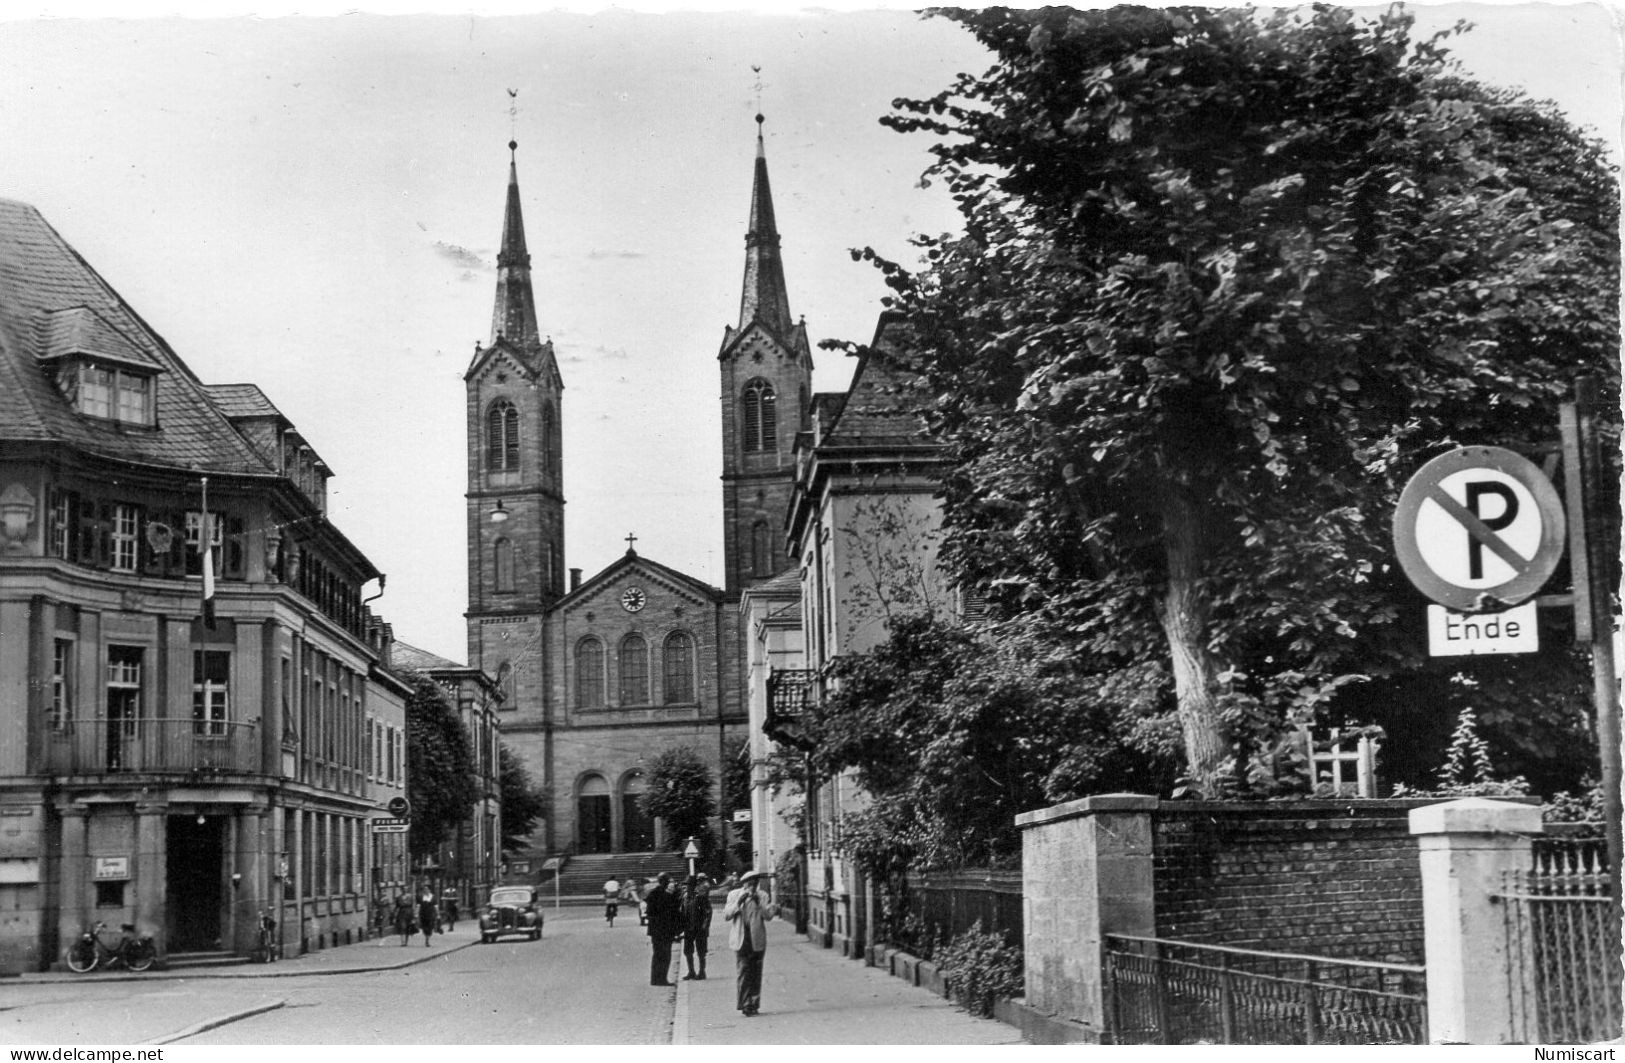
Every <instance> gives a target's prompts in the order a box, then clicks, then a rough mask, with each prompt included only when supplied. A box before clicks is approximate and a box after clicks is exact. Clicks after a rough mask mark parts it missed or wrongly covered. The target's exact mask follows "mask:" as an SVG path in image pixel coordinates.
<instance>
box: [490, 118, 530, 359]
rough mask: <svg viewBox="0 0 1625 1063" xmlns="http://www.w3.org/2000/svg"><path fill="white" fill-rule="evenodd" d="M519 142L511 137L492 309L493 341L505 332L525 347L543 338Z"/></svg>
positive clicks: (514, 342)
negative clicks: (522, 203) (522, 199)
mask: <svg viewBox="0 0 1625 1063" xmlns="http://www.w3.org/2000/svg"><path fill="white" fill-rule="evenodd" d="M518 149H519V144H518V143H517V142H516V141H512V140H510V141H508V207H507V211H506V212H505V213H504V214H503V216H502V248H501V250H499V251H498V252H497V298H496V306H495V308H494V309H493V310H492V312H491V342H492V343H496V341H497V337H498V336H504V337H506V338H507V340H508V342H509V343H512V344H514V345H515V346H517V347H519V348H520V349H521V350H527V349H529V348H532V347H536V346H538V345H539V344H540V342H541V335H540V331H539V330H538V329H537V327H536V297H535V295H533V294H532V293H531V289H530V252H529V251H527V250H525V219H524V217H523V216H522V215H521V214H520V212H519V164H518V156H517V154H516V153H517V151H518Z"/></svg>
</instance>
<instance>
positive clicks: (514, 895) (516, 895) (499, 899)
mask: <svg viewBox="0 0 1625 1063" xmlns="http://www.w3.org/2000/svg"><path fill="white" fill-rule="evenodd" d="M491 903H492V904H529V903H530V890H525V889H519V890H492V891H491Z"/></svg>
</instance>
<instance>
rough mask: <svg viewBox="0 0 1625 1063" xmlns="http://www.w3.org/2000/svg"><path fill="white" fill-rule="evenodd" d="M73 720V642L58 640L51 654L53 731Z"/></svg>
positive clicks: (60, 728)
mask: <svg viewBox="0 0 1625 1063" xmlns="http://www.w3.org/2000/svg"><path fill="white" fill-rule="evenodd" d="M72 720H73V642H72V641H71V640H69V639H57V640H56V645H55V647H54V648H53V650H52V652H51V730H53V731H60V730H62V729H63V728H64V727H66V726H67V725H68V724H69V722H71V721H72Z"/></svg>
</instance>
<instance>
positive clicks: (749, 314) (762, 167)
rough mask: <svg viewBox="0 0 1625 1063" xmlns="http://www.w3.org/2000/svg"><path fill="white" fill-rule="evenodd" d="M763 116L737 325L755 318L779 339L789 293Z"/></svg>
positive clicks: (785, 328)
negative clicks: (743, 283)
mask: <svg viewBox="0 0 1625 1063" xmlns="http://www.w3.org/2000/svg"><path fill="white" fill-rule="evenodd" d="M763 121H764V119H763V117H762V116H761V115H760V114H758V115H757V116H756V180H755V183H754V184H753V185H752V187H751V192H750V228H749V229H748V230H747V231H746V233H745V291H744V294H743V295H742V296H741V298H740V300H739V327H740V328H741V329H744V328H745V327H747V326H748V325H749V324H750V323H751V322H752V321H759V322H761V323H762V324H763V325H765V326H767V329H768V330H769V331H770V332H772V333H773V334H774V335H775V336H778V337H780V338H783V337H787V336H789V335H790V327H791V321H790V296H789V294H788V292H787V291H786V289H785V286H784V261H783V259H781V258H780V257H779V229H778V225H777V223H776V222H775V221H774V220H773V192H772V190H771V189H770V188H769V187H768V183H767V151H766V149H765V148H764V147H763V144H762V122H763Z"/></svg>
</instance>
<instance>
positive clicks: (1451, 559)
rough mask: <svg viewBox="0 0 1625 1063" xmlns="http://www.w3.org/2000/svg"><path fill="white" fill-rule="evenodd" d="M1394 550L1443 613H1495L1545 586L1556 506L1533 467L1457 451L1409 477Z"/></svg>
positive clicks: (1495, 450) (1498, 454) (1497, 453)
mask: <svg viewBox="0 0 1625 1063" xmlns="http://www.w3.org/2000/svg"><path fill="white" fill-rule="evenodd" d="M1394 551H1395V552H1396V553H1397V554H1398V555H1399V564H1400V567H1401V568H1403V569H1404V570H1405V575H1407V576H1409V577H1410V580H1411V582H1412V583H1414V584H1416V589H1417V590H1419V591H1421V592H1422V593H1423V594H1425V595H1427V596H1428V597H1429V598H1431V599H1433V600H1434V601H1436V602H1438V603H1439V604H1440V605H1442V606H1444V607H1446V608H1447V609H1455V610H1458V611H1461V612H1484V611H1499V610H1502V609H1507V608H1510V607H1511V606H1514V605H1517V604H1518V603H1519V602H1522V601H1524V600H1525V599H1527V598H1529V597H1530V596H1531V595H1533V594H1534V593H1535V592H1536V591H1538V590H1540V588H1541V587H1542V586H1543V585H1544V584H1545V583H1546V580H1547V579H1548V578H1549V577H1550V576H1551V574H1552V571H1553V570H1554V569H1555V568H1557V562H1558V560H1559V559H1560V558H1561V557H1562V556H1563V502H1562V499H1560V498H1558V496H1557V491H1556V490H1555V489H1554V488H1553V487H1552V484H1551V481H1549V480H1547V479H1546V477H1545V476H1544V475H1543V474H1542V473H1541V471H1540V470H1539V469H1537V468H1535V466H1534V463H1532V462H1531V461H1529V460H1528V459H1527V458H1524V457H1522V456H1521V455H1518V454H1514V453H1513V452H1512V451H1510V450H1503V449H1502V448H1500V447H1459V448H1457V449H1456V450H1452V451H1450V452H1449V453H1447V454H1441V455H1439V456H1438V457H1437V458H1434V459H1433V460H1432V461H1430V462H1428V463H1427V464H1426V465H1424V466H1422V468H1421V469H1419V470H1417V473H1416V475H1415V476H1413V477H1411V480H1410V482H1409V483H1407V484H1406V485H1405V490H1404V491H1403V492H1401V494H1400V496H1399V507H1398V508H1397V509H1396V510H1395V511H1394Z"/></svg>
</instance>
